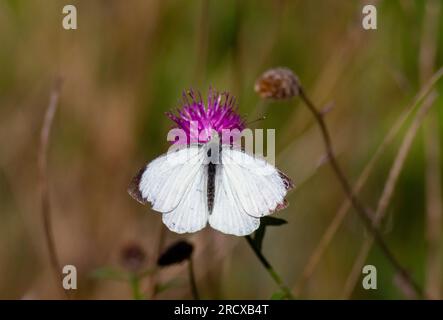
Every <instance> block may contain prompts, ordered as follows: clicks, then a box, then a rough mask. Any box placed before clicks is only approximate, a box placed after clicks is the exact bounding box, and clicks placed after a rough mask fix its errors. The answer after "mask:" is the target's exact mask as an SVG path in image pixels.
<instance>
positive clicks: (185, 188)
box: [128, 99, 293, 236]
mask: <svg viewBox="0 0 443 320" xmlns="http://www.w3.org/2000/svg"><path fill="white" fill-rule="evenodd" d="M211 101H213V102H212V105H211V106H210V107H212V109H210V108H208V109H201V110H200V111H199V113H198V116H199V117H202V115H203V114H204V111H206V112H208V110H212V111H213V112H212V113H211V114H210V115H211V118H210V120H213V119H214V114H215V112H217V111H220V108H222V106H220V105H222V104H221V103H220V100H216V99H212V100H211ZM216 101H219V102H218V105H217V102H216ZM196 103H198V102H195V101H194V104H190V105H188V107H189V109H185V111H186V112H182V113H181V116H182V118H181V119H176V120H183V118H184V115H186V114H188V115H189V116H192V115H193V113H192V111H194V110H195V109H196V108H198V106H195V104H196ZM214 103H215V104H216V105H215V106H214ZM225 106H226V105H225ZM228 107H229V105H228ZM221 110H225V111H226V110H228V111H229V110H231V109H229V108H228V109H221ZM222 115H223V117H221V119H222V120H223V119H225V120H226V112H223V113H222ZM185 119H187V118H185ZM199 119H200V118H199ZM205 119H206V118H205ZM230 119H231V122H232V117H231V118H230ZM187 120H189V119H187ZM219 122H220V121H218V122H216V121H214V122H213V123H219ZM204 123H207V122H204ZM213 127H215V129H218V127H216V126H215V125H213ZM224 127H226V125H224ZM213 129H214V128H213ZM203 140H204V142H206V143H189V144H184V145H181V146H177V148H175V150H174V151H172V152H168V153H166V154H163V155H161V156H160V157H158V158H156V159H154V160H153V161H152V162H150V163H148V164H147V165H145V166H144V167H143V168H141V169H140V171H139V172H138V174H137V175H136V176H135V177H134V178H133V179H132V181H131V183H130V185H129V188H128V192H129V194H130V195H131V196H132V197H133V198H134V199H136V200H137V201H138V202H140V203H142V204H147V203H150V204H151V205H152V209H153V210H154V211H158V212H160V213H162V221H163V223H164V224H165V225H166V226H167V227H168V228H169V229H170V230H171V231H174V232H176V233H191V232H196V231H199V230H201V229H203V228H204V227H205V226H206V225H207V224H208V223H209V225H210V226H211V227H212V228H214V229H216V230H218V231H220V232H222V233H225V234H231V235H236V236H244V235H248V234H251V233H252V232H254V231H255V230H256V229H257V228H258V227H259V225H260V218H261V217H263V216H266V215H269V214H271V213H273V212H275V211H278V210H281V209H283V208H285V207H286V206H287V201H286V200H285V196H286V195H287V193H288V191H289V190H290V189H291V188H292V187H293V183H292V181H291V179H289V178H288V177H287V176H286V175H285V174H283V173H282V172H281V171H280V170H278V169H277V168H275V167H274V166H273V165H271V164H270V163H268V162H266V161H265V160H264V159H263V158H261V157H258V156H254V155H253V154H250V153H248V152H246V151H245V150H243V149H242V148H241V147H238V146H236V145H233V144H228V143H223V140H222V139H219V138H218V137H212V138H211V139H210V141H206V139H203Z"/></svg>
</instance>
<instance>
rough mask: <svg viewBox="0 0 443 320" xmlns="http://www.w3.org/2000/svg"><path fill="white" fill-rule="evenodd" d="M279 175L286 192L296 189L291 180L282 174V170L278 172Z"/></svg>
mask: <svg viewBox="0 0 443 320" xmlns="http://www.w3.org/2000/svg"><path fill="white" fill-rule="evenodd" d="M278 174H279V176H280V178H281V179H282V181H283V183H284V185H285V188H286V191H289V190H291V189H292V188H294V183H293V182H292V180H291V178H289V177H288V176H287V175H285V174H284V173H283V172H281V171H280V170H279V171H278Z"/></svg>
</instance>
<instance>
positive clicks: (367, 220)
mask: <svg viewBox="0 0 443 320" xmlns="http://www.w3.org/2000/svg"><path fill="white" fill-rule="evenodd" d="M300 98H301V99H302V100H303V101H304V102H305V104H306V106H307V107H308V108H309V110H310V111H311V113H312V114H313V116H314V118H315V120H316V121H317V123H318V125H319V127H320V130H321V134H322V137H323V140H324V144H325V149H326V154H327V156H328V158H329V162H330V164H331V167H332V169H333V170H334V172H335V174H336V176H337V179H338V180H339V182H340V184H341V186H342V188H343V191H344V192H345V194H346V196H347V197H348V198H349V201H350V203H351V204H352V206H353V207H354V209H355V210H356V211H357V213H358V214H359V217H360V218H361V220H362V221H363V223H364V224H365V226H366V228H367V229H368V231H369V232H370V233H371V234H372V235H373V236H374V239H375V240H376V242H377V244H378V246H379V247H380V249H381V250H382V252H383V254H384V255H385V257H386V258H387V259H388V261H389V262H390V263H391V265H392V266H393V267H394V268H395V269H396V271H397V272H398V273H399V274H400V275H401V277H402V278H403V280H404V281H405V282H407V283H408V284H409V285H410V286H411V288H413V289H414V291H415V292H416V294H417V295H421V288H420V287H419V285H418V284H417V283H416V282H415V281H414V280H413V279H412V277H411V276H410V275H409V273H408V272H407V271H406V270H405V269H404V268H403V267H402V266H401V265H400V263H399V262H398V261H397V259H396V258H395V256H394V255H393V254H392V252H391V251H390V250H389V248H388V247H387V245H386V244H385V242H384V240H383V238H382V237H381V235H380V233H379V232H378V230H377V228H376V226H375V225H374V224H373V223H372V219H371V214H370V213H369V212H368V211H367V209H366V208H365V207H364V206H363V204H362V203H361V202H360V201H359V200H358V199H357V197H356V196H355V194H354V192H353V190H352V188H351V185H350V183H349V182H348V180H347V178H346V176H345V175H344V173H343V171H342V170H341V167H340V165H339V164H338V162H337V159H336V158H335V155H334V151H333V149H332V143H331V138H330V134H329V131H328V129H327V126H326V123H325V121H324V118H323V115H322V114H321V112H320V111H318V109H317V108H316V107H315V106H314V104H313V103H312V102H311V100H310V99H309V98H308V97H307V96H306V94H305V92H304V89H303V88H302V87H301V86H300Z"/></svg>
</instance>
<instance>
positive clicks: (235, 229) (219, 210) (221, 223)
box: [209, 166, 260, 236]
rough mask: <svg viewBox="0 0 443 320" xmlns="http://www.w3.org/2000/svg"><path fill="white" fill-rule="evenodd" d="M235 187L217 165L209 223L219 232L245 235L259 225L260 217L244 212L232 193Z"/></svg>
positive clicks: (224, 171) (222, 168)
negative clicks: (212, 206)
mask: <svg viewBox="0 0 443 320" xmlns="http://www.w3.org/2000/svg"><path fill="white" fill-rule="evenodd" d="M240 187H241V186H240ZM235 189H237V188H235V187H233V186H232V185H231V184H230V183H229V180H227V179H226V170H224V167H223V166H217V172H216V176H215V197H214V208H213V210H212V213H211V214H210V215H209V224H210V225H211V227H212V228H214V229H216V230H218V231H220V232H223V233H226V234H233V235H236V236H245V235H248V234H250V233H252V232H254V231H255V230H256V229H257V228H258V227H259V225H260V219H259V218H256V217H252V216H250V215H248V214H245V213H244V211H243V209H242V207H241V205H239V203H238V199H237V198H236V196H235V194H234V193H235V191H234V190H235Z"/></svg>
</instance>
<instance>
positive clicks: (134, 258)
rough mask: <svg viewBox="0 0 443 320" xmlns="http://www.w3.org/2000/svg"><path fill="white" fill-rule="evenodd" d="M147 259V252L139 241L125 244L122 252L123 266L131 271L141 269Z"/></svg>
mask: <svg viewBox="0 0 443 320" xmlns="http://www.w3.org/2000/svg"><path fill="white" fill-rule="evenodd" d="M145 260H146V255H145V252H144V250H143V248H142V247H140V245H138V244H137V243H129V244H127V245H125V246H124V247H123V248H122V250H121V252H120V261H121V263H122V265H123V267H124V268H125V269H127V270H128V271H131V272H137V271H139V270H140V269H141V267H142V266H143V263H144V262H145Z"/></svg>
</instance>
